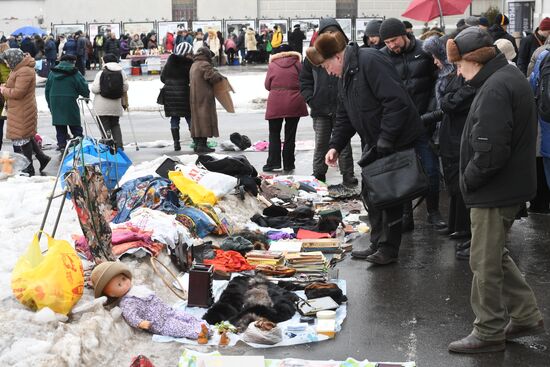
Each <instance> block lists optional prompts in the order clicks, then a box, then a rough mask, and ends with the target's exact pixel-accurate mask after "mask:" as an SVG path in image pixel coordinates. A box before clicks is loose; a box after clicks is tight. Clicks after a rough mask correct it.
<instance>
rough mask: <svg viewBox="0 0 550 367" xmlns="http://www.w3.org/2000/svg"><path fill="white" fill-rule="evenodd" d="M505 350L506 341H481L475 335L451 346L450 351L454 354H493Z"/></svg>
mask: <svg viewBox="0 0 550 367" xmlns="http://www.w3.org/2000/svg"><path fill="white" fill-rule="evenodd" d="M504 349H506V343H505V341H504V340H496V341H489V340H481V339H478V338H477V337H476V336H475V335H473V334H470V335H468V336H467V337H465V338H464V339H460V340H457V341H455V342H452V343H451V344H449V351H450V352H454V353H468V354H475V353H491V352H501V351H503V350H504Z"/></svg>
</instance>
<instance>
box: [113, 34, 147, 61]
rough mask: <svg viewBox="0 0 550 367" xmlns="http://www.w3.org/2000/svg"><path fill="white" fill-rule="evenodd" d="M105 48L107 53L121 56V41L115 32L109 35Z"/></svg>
mask: <svg viewBox="0 0 550 367" xmlns="http://www.w3.org/2000/svg"><path fill="white" fill-rule="evenodd" d="M144 44H145V43H144ZM103 48H104V51H105V53H106V54H113V55H115V56H116V57H117V58H120V41H119V40H117V38H116V34H115V33H114V32H111V34H110V35H109V36H108V37H107V40H106V41H105V46H104V47H103Z"/></svg>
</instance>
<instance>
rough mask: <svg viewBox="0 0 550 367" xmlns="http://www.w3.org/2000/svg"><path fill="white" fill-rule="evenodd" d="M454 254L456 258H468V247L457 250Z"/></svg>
mask: <svg viewBox="0 0 550 367" xmlns="http://www.w3.org/2000/svg"><path fill="white" fill-rule="evenodd" d="M455 255H456V258H457V259H458V260H470V248H469V247H468V248H465V249H464V250H460V251H457V252H456V254H455Z"/></svg>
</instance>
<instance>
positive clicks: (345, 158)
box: [300, 18, 358, 186]
mask: <svg viewBox="0 0 550 367" xmlns="http://www.w3.org/2000/svg"><path fill="white" fill-rule="evenodd" d="M329 31H333V32H341V33H342V35H343V36H344V38H345V39H346V42H347V37H346V35H345V33H344V32H343V31H342V28H341V27H340V24H338V22H337V21H336V19H333V18H323V19H321V22H320V28H319V34H322V33H323V32H329ZM300 92H301V94H302V96H303V97H304V99H305V101H306V103H307V104H308V105H309V107H310V108H311V117H312V119H313V130H314V131H315V150H314V152H313V176H315V177H316V178H317V179H318V180H320V181H326V179H327V178H326V174H327V170H328V166H327V165H326V164H325V155H326V154H327V151H328V143H329V141H330V135H331V133H332V129H333V128H334V120H335V118H336V101H337V96H338V78H337V77H335V76H331V75H329V74H328V73H327V72H326V70H325V69H323V68H322V67H320V66H313V65H312V64H311V62H309V60H308V59H307V58H306V59H305V60H304V66H303V68H302V71H301V72H300ZM338 162H339V166H340V172H341V174H342V177H343V184H344V185H346V186H355V185H357V184H358V181H357V179H356V178H355V175H354V173H353V154H352V151H351V145H350V144H347V145H346V146H345V148H344V149H342V151H341V153H340V157H339V159H338Z"/></svg>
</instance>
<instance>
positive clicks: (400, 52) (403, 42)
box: [380, 18, 447, 232]
mask: <svg viewBox="0 0 550 367" xmlns="http://www.w3.org/2000/svg"><path fill="white" fill-rule="evenodd" d="M380 38H381V39H382V40H383V41H384V43H385V44H386V47H384V48H383V49H381V50H380V51H381V52H382V53H384V54H385V55H387V56H388V57H389V59H390V60H391V62H392V64H393V65H394V66H395V68H396V69H397V73H398V74H399V76H400V77H401V81H402V82H403V84H404V85H405V88H406V89H407V92H408V93H409V96H410V97H411V99H412V100H413V101H414V104H415V106H416V108H417V110H418V113H419V114H420V115H423V114H425V113H426V112H429V111H428V107H429V105H430V100H431V99H432V97H433V93H434V86H435V81H436V79H437V68H436V66H435V65H434V61H433V58H432V57H431V55H429V54H428V53H426V52H424V50H423V49H422V41H421V40H418V39H416V38H415V37H414V35H413V34H410V33H407V31H406V29H405V25H404V24H403V22H401V21H400V20H399V19H395V18H389V19H386V20H385V21H384V22H382V25H381V26H380ZM430 138H431V137H429V136H428V135H427V134H426V135H424V137H423V138H421V139H418V142H417V143H418V147H416V149H417V151H418V154H419V156H420V159H421V160H422V164H423V165H424V168H425V169H426V173H427V174H428V177H429V179H430V189H429V191H428V194H427V195H426V209H427V212H428V223H430V224H431V225H433V226H434V228H435V229H438V230H442V229H444V228H445V227H446V225H447V224H446V223H445V221H444V220H443V217H442V216H441V213H440V212H439V162H438V159H437V156H436V155H435V153H434V152H433V150H432V148H431V147H430V145H429V140H430ZM413 229H414V220H413V213H412V204H411V203H407V204H405V212H404V216H403V231H404V232H407V231H412V230H413Z"/></svg>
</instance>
